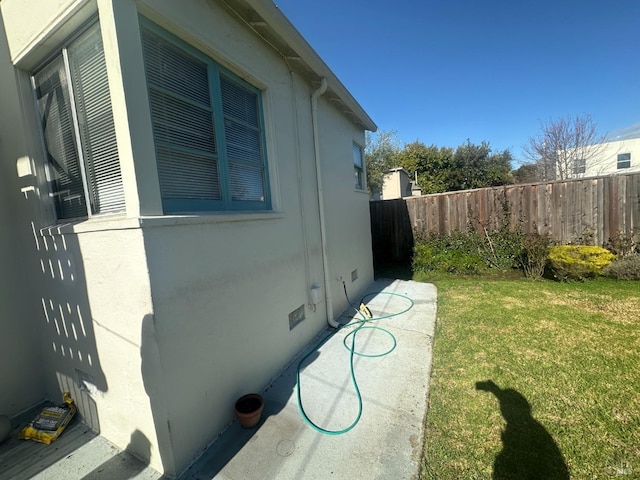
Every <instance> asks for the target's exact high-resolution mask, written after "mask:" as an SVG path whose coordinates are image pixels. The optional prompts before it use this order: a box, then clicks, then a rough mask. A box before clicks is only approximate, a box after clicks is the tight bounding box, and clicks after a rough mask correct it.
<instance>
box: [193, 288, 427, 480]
mask: <svg viewBox="0 0 640 480" xmlns="http://www.w3.org/2000/svg"><path fill="white" fill-rule="evenodd" d="M368 291H370V292H383V293H382V294H379V295H376V296H374V297H372V298H370V299H369V300H368V301H367V304H368V306H369V308H370V309H371V310H372V312H373V314H374V316H382V315H388V314H391V313H395V312H399V311H402V310H404V309H405V308H406V307H407V306H408V305H409V302H408V301H407V300H406V299H404V298H401V297H399V296H395V295H388V294H389V293H391V294H402V295H406V296H408V297H410V298H411V299H412V300H413V301H414V306H413V308H412V309H411V310H410V311H409V312H407V313H404V314H402V315H400V316H397V317H393V318H390V319H384V320H380V321H378V322H376V325H378V326H380V327H383V328H385V329H387V330H388V331H389V332H390V333H392V334H393V337H395V342H396V346H395V349H393V350H392V351H391V352H390V353H389V354H387V355H385V356H381V357H375V358H368V357H360V356H356V357H355V360H354V367H355V369H354V372H355V376H356V378H357V382H358V385H359V388H360V391H361V394H362V403H363V406H362V416H361V419H360V421H359V423H358V424H357V425H356V426H355V427H354V428H353V429H352V430H350V431H348V432H347V433H345V434H342V435H324V434H321V433H319V432H317V431H316V430H314V429H312V428H311V427H310V426H309V425H308V424H307V423H306V422H305V421H304V420H303V418H302V416H301V415H300V412H299V409H298V401H297V395H296V388H298V386H297V385H296V367H297V364H298V361H295V362H294V363H293V365H292V366H291V367H289V368H288V369H287V370H286V371H285V372H284V373H283V375H282V376H280V377H279V378H278V379H277V380H276V381H275V382H274V383H273V384H272V385H271V387H270V388H268V389H267V391H266V392H264V394H263V396H264V398H265V411H264V414H263V417H262V421H261V423H260V424H259V426H258V427H257V428H255V429H251V430H244V429H242V428H240V426H239V425H238V424H237V422H234V423H233V424H232V425H231V426H230V427H229V428H228V429H227V430H226V431H225V432H224V433H223V435H222V436H221V437H220V438H219V439H218V440H216V442H214V444H213V445H212V446H211V447H210V448H209V449H208V450H207V452H206V453H205V454H204V455H203V456H202V457H201V458H200V459H199V460H198V461H197V462H196V463H195V464H194V465H193V466H192V467H191V468H190V469H189V470H188V471H187V472H186V474H184V475H183V476H182V479H183V480H209V479H218V480H254V479H255V480H257V479H278V480H286V479H291V480H294V479H295V480H300V479H327V478H336V479H347V478H348V479H353V478H357V479H360V478H366V479H393V480H401V479H413V478H417V476H418V472H419V468H420V459H421V455H422V447H423V437H424V431H423V429H424V419H425V415H426V409H427V396H428V387H429V375H430V370H431V346H432V339H433V334H434V328H435V318H436V288H435V286H433V285H430V284H424V283H417V282H412V281H401V280H394V281H391V280H388V281H386V280H379V281H377V282H375V283H374V284H372V285H371V287H370V289H369V290H368ZM352 318H353V316H352V315H350V314H347V315H345V316H344V317H343V318H342V319H341V321H342V322H343V323H346V322H348V321H350V320H351V319H352ZM354 328H355V327H345V328H343V329H341V330H339V331H338V332H337V333H336V334H335V335H333V337H332V338H331V339H330V340H329V341H328V342H327V343H326V344H324V345H323V346H321V347H320V348H314V346H315V345H317V342H315V344H314V345H312V346H311V347H310V349H309V350H307V352H311V355H310V357H309V359H308V361H305V362H304V363H303V365H302V367H303V368H302V371H301V375H300V388H301V395H302V399H303V405H304V409H305V411H306V412H307V414H308V415H309V417H310V419H311V420H312V421H313V422H314V423H316V424H317V425H318V426H320V427H322V428H325V429H329V430H340V429H344V428H345V427H347V426H349V425H350V424H351V423H352V422H353V420H354V419H355V418H356V417H357V415H358V400H357V396H356V393H355V390H354V387H353V384H352V379H351V372H350V367H349V365H350V362H349V357H350V353H349V351H348V350H347V349H346V348H345V346H344V344H343V342H344V341H345V337H347V335H348V334H349V333H350V332H351V331H353V329H354ZM327 334H328V332H326V333H325V334H324V335H327ZM393 337H391V336H390V335H388V334H387V333H384V332H382V331H380V330H374V329H362V330H360V331H359V332H358V335H357V339H356V351H358V352H360V353H365V354H368V355H375V354H380V353H382V352H386V351H388V350H390V349H392V347H393V342H394V338H393ZM350 338H351V337H348V338H347V342H350Z"/></svg>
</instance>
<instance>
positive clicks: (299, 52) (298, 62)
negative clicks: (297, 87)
mask: <svg viewBox="0 0 640 480" xmlns="http://www.w3.org/2000/svg"><path fill="white" fill-rule="evenodd" d="M216 1H218V2H219V3H220V4H221V5H223V6H224V7H225V8H227V9H228V10H230V11H231V13H232V14H234V15H235V16H237V17H238V18H239V19H240V20H242V21H243V22H244V23H245V25H246V26H247V27H248V28H249V29H251V30H253V31H254V32H255V33H256V34H257V35H258V36H259V37H261V38H262V39H263V41H265V42H266V43H267V44H268V45H270V46H271V48H273V49H274V50H275V51H276V52H277V53H278V54H279V55H281V56H282V57H283V58H284V59H285V60H286V62H287V64H288V65H289V68H291V70H293V71H295V72H296V73H298V74H299V75H302V76H303V77H305V78H307V79H308V80H309V81H310V82H311V84H312V85H314V86H320V83H321V80H322V78H326V79H327V91H326V93H325V94H324V96H325V97H326V98H328V100H329V102H331V103H332V104H334V105H335V106H336V107H337V108H338V109H339V110H341V111H342V112H343V114H344V115H345V116H346V117H347V118H349V119H350V120H351V121H353V122H354V123H355V124H356V125H359V126H361V127H362V128H363V129H364V130H369V131H371V132H375V131H376V130H377V129H378V127H377V126H376V124H375V123H374V122H373V120H372V119H371V118H370V117H369V115H367V113H366V112H365V111H364V109H363V108H362V107H361V106H360V104H359V103H358V102H357V101H356V99H355V98H353V96H352V95H351V93H349V91H348V90H347V89H346V87H345V86H344V85H343V84H342V82H340V80H338V77H336V75H335V74H334V73H333V72H332V71H331V69H330V68H329V67H328V66H327V64H326V63H324V61H323V60H322V59H321V58H320V56H319V55H318V54H317V53H316V52H315V50H314V49H313V48H312V47H311V45H309V43H308V42H307V41H306V40H305V39H304V37H303V36H302V35H301V34H300V32H298V30H296V28H295V27H294V26H293V24H292V23H291V22H290V21H289V20H288V19H287V17H285V15H284V14H283V13H282V11H281V10H280V9H279V8H278V7H277V6H276V5H275V3H273V2H272V1H271V0H216Z"/></svg>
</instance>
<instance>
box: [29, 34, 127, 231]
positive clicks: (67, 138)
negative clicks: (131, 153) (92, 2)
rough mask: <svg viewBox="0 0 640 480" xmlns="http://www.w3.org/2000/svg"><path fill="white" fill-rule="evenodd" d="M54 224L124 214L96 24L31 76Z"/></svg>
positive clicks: (109, 106)
mask: <svg viewBox="0 0 640 480" xmlns="http://www.w3.org/2000/svg"><path fill="white" fill-rule="evenodd" d="M32 84H33V88H34V90H35V96H36V100H37V104H38V111H39V118H40V123H41V127H42V136H43V141H44V146H45V149H46V156H47V178H48V180H49V182H50V186H51V188H50V192H51V195H52V196H53V197H54V199H55V200H54V201H55V206H56V215H57V218H58V219H71V218H79V217H87V216H91V215H94V214H104V213H115V212H121V211H123V210H124V207H125V204H124V193H123V189H122V177H121V174H120V162H119V158H118V148H117V144H116V138H115V129H114V126H113V114H112V112H111V99H110V97H109V86H108V84H107V71H106V66H105V61H104V51H103V49H102V37H101V35H100V27H99V25H98V23H97V22H96V23H94V24H93V25H92V26H91V27H89V28H88V29H87V30H86V31H85V32H83V33H82V34H81V35H79V36H78V37H77V38H75V39H74V40H73V41H71V42H70V43H69V44H68V45H67V46H65V47H64V48H63V49H62V50H61V51H60V53H58V54H57V55H56V56H55V57H54V58H53V60H51V61H50V62H49V63H48V64H47V65H45V66H44V67H43V68H41V69H40V70H38V71H36V72H35V73H34V75H33V76H32Z"/></svg>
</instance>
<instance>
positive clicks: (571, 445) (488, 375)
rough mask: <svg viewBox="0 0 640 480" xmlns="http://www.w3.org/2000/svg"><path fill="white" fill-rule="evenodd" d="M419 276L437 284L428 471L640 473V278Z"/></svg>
mask: <svg viewBox="0 0 640 480" xmlns="http://www.w3.org/2000/svg"><path fill="white" fill-rule="evenodd" d="M418 280H424V281H432V282H433V283H435V284H436V286H437V287H438V320H437V326H436V335H435V342H434V350H433V367H432V375H431V386H430V398H429V409H428V414H427V425H426V442H425V450H424V460H423V465H422V477H423V478H424V479H456V480H457V479H485V478H486V479H488V478H496V479H497V478H504V479H511V478H513V479H521V478H522V479H524V478H540V479H543V478H544V479H564V478H575V479H595V478H624V479H630V478H640V288H639V287H640V285H639V283H638V282H633V281H627V282H625V281H615V280H608V279H597V280H592V281H589V282H584V283H556V282H552V281H540V282H531V281H526V280H524V279H520V278H504V277H503V278H501V277H497V278H484V277H483V278H479V277H474V278H454V277H440V278H436V279H418ZM489 381H490V382H489ZM478 382H484V383H479V384H478ZM529 406H530V408H529Z"/></svg>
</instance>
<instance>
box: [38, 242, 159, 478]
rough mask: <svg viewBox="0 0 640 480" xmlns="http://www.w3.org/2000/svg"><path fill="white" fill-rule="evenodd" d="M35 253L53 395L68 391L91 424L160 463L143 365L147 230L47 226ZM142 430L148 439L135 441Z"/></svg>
mask: <svg viewBox="0 0 640 480" xmlns="http://www.w3.org/2000/svg"><path fill="white" fill-rule="evenodd" d="M34 253H35V254H36V258H37V259H38V267H39V268H38V269H39V270H40V271H39V272H33V273H34V276H33V278H34V279H35V280H36V282H35V285H34V287H35V288H34V289H33V292H32V295H33V302H34V303H35V304H37V305H38V306H39V312H38V313H39V314H38V316H37V318H38V322H39V330H40V332H41V333H42V336H43V338H42V344H43V355H44V362H43V363H44V365H45V377H46V385H47V393H48V398H51V399H55V400H59V397H60V392H62V391H70V392H71V394H72V397H73V398H74V400H75V402H76V404H77V405H78V408H79V413H80V415H81V416H82V417H83V420H84V421H85V422H86V423H87V424H88V425H89V426H91V427H92V428H94V429H95V430H96V431H98V432H100V433H101V434H102V435H104V436H105V437H106V438H108V439H110V440H111V441H112V442H114V443H115V444H116V445H118V446H120V447H121V448H125V447H129V448H130V449H131V450H132V451H133V452H135V453H137V454H138V455H139V456H141V457H143V458H144V459H146V460H149V461H150V462H151V464H152V465H154V466H156V467H157V468H161V466H162V464H161V462H160V455H159V450H158V441H157V439H156V429H155V426H154V419H153V416H152V415H151V405H150V401H149V397H148V396H147V395H146V393H145V384H144V379H143V370H142V356H141V347H142V339H141V332H142V323H143V320H144V318H145V316H148V315H150V314H151V313H152V305H151V295H150V289H149V279H148V271H147V267H146V260H145V253H144V245H143V240H142V232H141V231H140V230H139V229H125V230H99V231H88V232H82V233H77V234H76V233H57V232H56V231H55V229H52V230H45V231H44V232H43V235H38V243H37V248H36V249H35V252H34ZM136 431H137V432H139V433H141V434H142V435H136V436H135V438H138V439H142V438H146V440H147V442H148V443H146V444H140V443H138V444H136V445H131V444H130V441H131V438H134V437H132V434H133V433H134V432H136Z"/></svg>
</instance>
